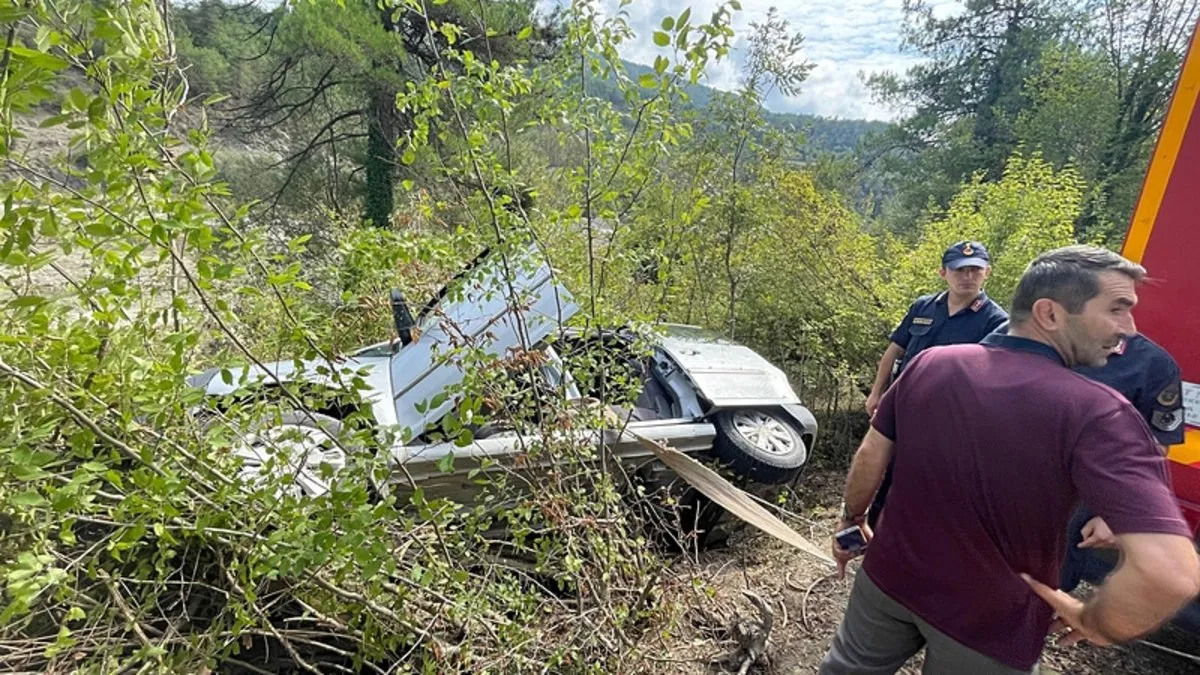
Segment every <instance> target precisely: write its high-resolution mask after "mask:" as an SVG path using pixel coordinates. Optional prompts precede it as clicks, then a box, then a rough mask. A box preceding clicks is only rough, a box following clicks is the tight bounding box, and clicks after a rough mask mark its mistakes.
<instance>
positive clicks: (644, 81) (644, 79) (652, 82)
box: [638, 73, 658, 89]
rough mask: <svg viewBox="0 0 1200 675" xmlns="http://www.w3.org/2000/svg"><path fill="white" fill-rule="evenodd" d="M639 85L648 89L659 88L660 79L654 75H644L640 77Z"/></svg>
mask: <svg viewBox="0 0 1200 675" xmlns="http://www.w3.org/2000/svg"><path fill="white" fill-rule="evenodd" d="M638 84H640V85H641V86H643V87H645V88H646V89H653V88H655V87H657V86H658V78H656V77H654V75H653V74H652V73H642V74H641V76H639V77H638Z"/></svg>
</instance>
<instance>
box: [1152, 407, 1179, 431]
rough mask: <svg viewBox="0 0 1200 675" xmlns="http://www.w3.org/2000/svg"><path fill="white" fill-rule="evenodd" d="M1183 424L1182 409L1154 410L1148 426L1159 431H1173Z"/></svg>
mask: <svg viewBox="0 0 1200 675" xmlns="http://www.w3.org/2000/svg"><path fill="white" fill-rule="evenodd" d="M1180 424H1183V408H1178V409H1176V410H1155V411H1154V414H1153V415H1151V416H1150V425H1151V426H1153V427H1154V428H1155V429H1158V430H1159V431H1175V430H1176V429H1178V428H1179V425H1180Z"/></svg>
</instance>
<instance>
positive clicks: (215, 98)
mask: <svg viewBox="0 0 1200 675" xmlns="http://www.w3.org/2000/svg"><path fill="white" fill-rule="evenodd" d="M227 98H229V94H213V95H212V96H209V97H208V98H206V99H204V105H206V106H210V105H216V104H218V103H220V102H221V101H224V100H225V99H227Z"/></svg>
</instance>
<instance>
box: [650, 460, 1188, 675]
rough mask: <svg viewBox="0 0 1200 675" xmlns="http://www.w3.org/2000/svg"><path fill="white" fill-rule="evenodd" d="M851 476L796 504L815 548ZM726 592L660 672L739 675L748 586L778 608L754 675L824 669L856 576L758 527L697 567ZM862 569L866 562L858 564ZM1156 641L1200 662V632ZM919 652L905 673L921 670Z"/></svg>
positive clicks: (1119, 651) (704, 609) (1074, 656)
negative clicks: (735, 626) (764, 658)
mask: <svg viewBox="0 0 1200 675" xmlns="http://www.w3.org/2000/svg"><path fill="white" fill-rule="evenodd" d="M844 478H845V474H844V472H835V471H829V472H819V473H813V474H811V475H809V476H807V477H806V478H805V479H804V483H803V489H802V495H800V496H798V497H797V498H795V499H793V501H792V503H791V506H790V508H791V509H792V510H793V512H794V513H795V514H796V515H797V516H798V517H797V518H793V519H791V522H790V524H791V525H792V526H793V527H795V528H796V529H798V530H799V531H800V532H801V533H805V532H807V533H808V534H809V536H810V537H811V538H812V540H813V541H814V542H820V543H821V544H824V542H825V541H827V539H826V538H827V536H828V532H830V531H831V530H832V528H833V527H834V526H835V525H836V522H835V521H836V518H837V510H838V507H839V505H840V502H841V488H842V483H843V480H844ZM694 562H695V563H696V564H698V566H699V572H700V575H701V576H703V577H705V578H707V579H708V580H709V581H710V582H711V583H712V586H713V587H714V588H716V589H717V591H716V595H715V596H714V597H713V598H712V599H711V601H710V602H707V603H702V604H700V605H698V606H697V607H696V608H694V609H693V610H692V611H690V612H688V613H687V614H686V615H685V617H684V620H683V622H682V623H683V625H681V626H679V627H678V628H677V630H676V633H677V634H675V635H672V639H670V640H667V641H665V644H664V646H665V647H667V650H666V652H667V653H665V654H663V655H662V656H661V657H659V658H655V659H654V660H653V661H654V663H655V666H653V667H652V670H653V671H654V672H662V673H719V672H737V669H738V665H740V664H737V663H731V662H728V661H725V662H722V658H723V657H725V656H727V655H729V654H731V653H736V652H737V642H736V639H735V637H734V635H733V633H732V632H731V631H730V624H731V623H732V622H733V621H734V620H735V619H736V618H738V617H740V618H742V619H749V618H754V617H757V616H758V613H757V612H756V611H755V610H754V608H753V606H752V605H751V603H750V602H749V601H748V600H747V599H746V598H745V597H744V596H743V595H742V591H743V590H746V589H748V590H750V591H753V592H754V593H756V594H758V595H759V596H760V597H762V598H763V599H764V600H766V601H767V603H768V604H770V605H771V606H772V607H773V608H774V629H773V630H772V632H771V637H770V642H769V652H768V653H769V664H767V665H759V666H755V667H753V668H751V669H749V671H748V672H749V673H759V674H766V673H770V674H777V673H778V674H786V675H807V674H809V673H815V672H816V671H817V665H818V664H819V663H820V661H821V658H822V657H823V656H824V655H825V651H826V649H827V648H828V646H829V641H830V639H831V638H832V636H833V633H834V631H835V630H836V629H837V626H838V622H839V621H840V620H841V617H842V612H843V610H844V609H845V606H846V599H847V596H848V595H849V592H850V585H851V581H852V577H851V576H850V575H847V578H846V580H844V581H840V580H837V579H836V578H834V577H832V576H829V575H827V574H826V571H825V570H824V569H822V568H821V566H820V565H819V564H814V563H810V562H808V561H806V560H805V558H804V557H803V554H800V553H797V552H796V551H794V550H793V549H791V548H789V547H787V546H786V545H784V544H782V543H780V542H778V541H776V540H774V539H771V538H769V537H767V536H765V535H761V534H758V533H757V532H756V531H748V530H740V531H738V532H737V533H736V534H735V535H734V536H732V537H731V538H730V540H729V545H728V546H727V547H724V548H721V549H717V550H710V551H707V552H704V553H702V554H701V555H700V557H699V559H698V560H695V561H694ZM853 566H854V567H855V568H857V564H856V563H855V564H853ZM1149 639H1150V640H1151V641H1153V642H1155V643H1158V644H1160V645H1163V646H1166V647H1168V648H1170V649H1173V650H1176V651H1178V652H1182V653H1184V654H1191V655H1195V658H1200V636H1192V635H1189V634H1186V633H1183V632H1182V631H1178V630H1175V629H1171V628H1168V629H1164V630H1163V631H1160V632H1159V633H1158V634H1156V635H1153V636H1151V637H1150V638H1149ZM920 664H921V656H920V655H919V654H918V655H917V656H916V657H914V658H913V659H912V661H910V662H909V664H907V665H906V666H905V668H904V669H903V670H901V671H900V672H901V673H905V674H916V673H919V672H920ZM1042 670H1043V672H1044V673H1048V674H1050V675H1054V674H1059V673H1061V674H1063V675H1066V674H1070V675H1100V674H1102V673H1103V674H1105V675H1108V674H1111V673H1129V674H1135V675H1185V674H1188V675H1196V674H1197V673H1200V664H1198V663H1197V662H1196V661H1191V660H1188V659H1186V658H1183V657H1180V656H1176V655H1173V654H1169V653H1166V652H1163V651H1159V650H1156V649H1154V648H1152V647H1148V646H1145V645H1139V644H1135V645H1130V646H1123V647H1113V648H1099V647H1095V646H1092V645H1079V646H1075V647H1069V648H1060V647H1057V646H1055V645H1053V643H1051V642H1049V641H1048V643H1047V648H1046V650H1045V651H1044V652H1043V655H1042Z"/></svg>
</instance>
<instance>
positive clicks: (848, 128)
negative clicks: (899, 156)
mask: <svg viewBox="0 0 1200 675" xmlns="http://www.w3.org/2000/svg"><path fill="white" fill-rule="evenodd" d="M622 63H623V64H624V65H625V69H626V71H628V73H629V77H630V78H631V79H633V80H637V78H638V77H639V76H641V75H643V74H645V73H653V72H654V69H653V68H651V67H650V66H645V65H642V64H640V63H634V62H632V61H625V60H622ZM684 90H685V91H686V92H687V93H688V96H689V97H691V104H692V105H693V106H695V107H697V108H705V107H707V106H708V104H709V103H710V102H711V101H712V99H713V97H714V96H715V95H716V94H717V93H718V90H716V89H713V88H712V87H709V86H705V85H703V84H689V85H685V86H684ZM595 94H596V95H597V96H603V97H606V98H608V99H609V100H611V101H613V102H614V103H622V102H623V101H622V100H621V97H620V95H619V94H618V92H617V88H616V85H615V84H612V83H608V82H605V83H601V85H600V89H599V90H597V91H596V92H595ZM766 119H767V122H768V123H769V124H771V125H772V126H774V127H775V128H776V129H779V130H781V131H795V132H797V133H803V134H804V135H805V138H806V139H807V141H808V145H809V150H810V152H806V153H804V154H805V155H817V154H820V153H822V152H830V153H835V154H840V153H847V152H851V151H853V150H854V148H855V147H856V146H857V145H858V142H859V140H860V139H862V137H863V136H865V135H866V134H868V133H871V132H877V131H883V130H884V129H886V128H887V127H888V123H886V122H875V121H871V120H861V119H839V118H833V117H822V116H820V115H808V114H802V113H779V112H770V111H767V113H766Z"/></svg>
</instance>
